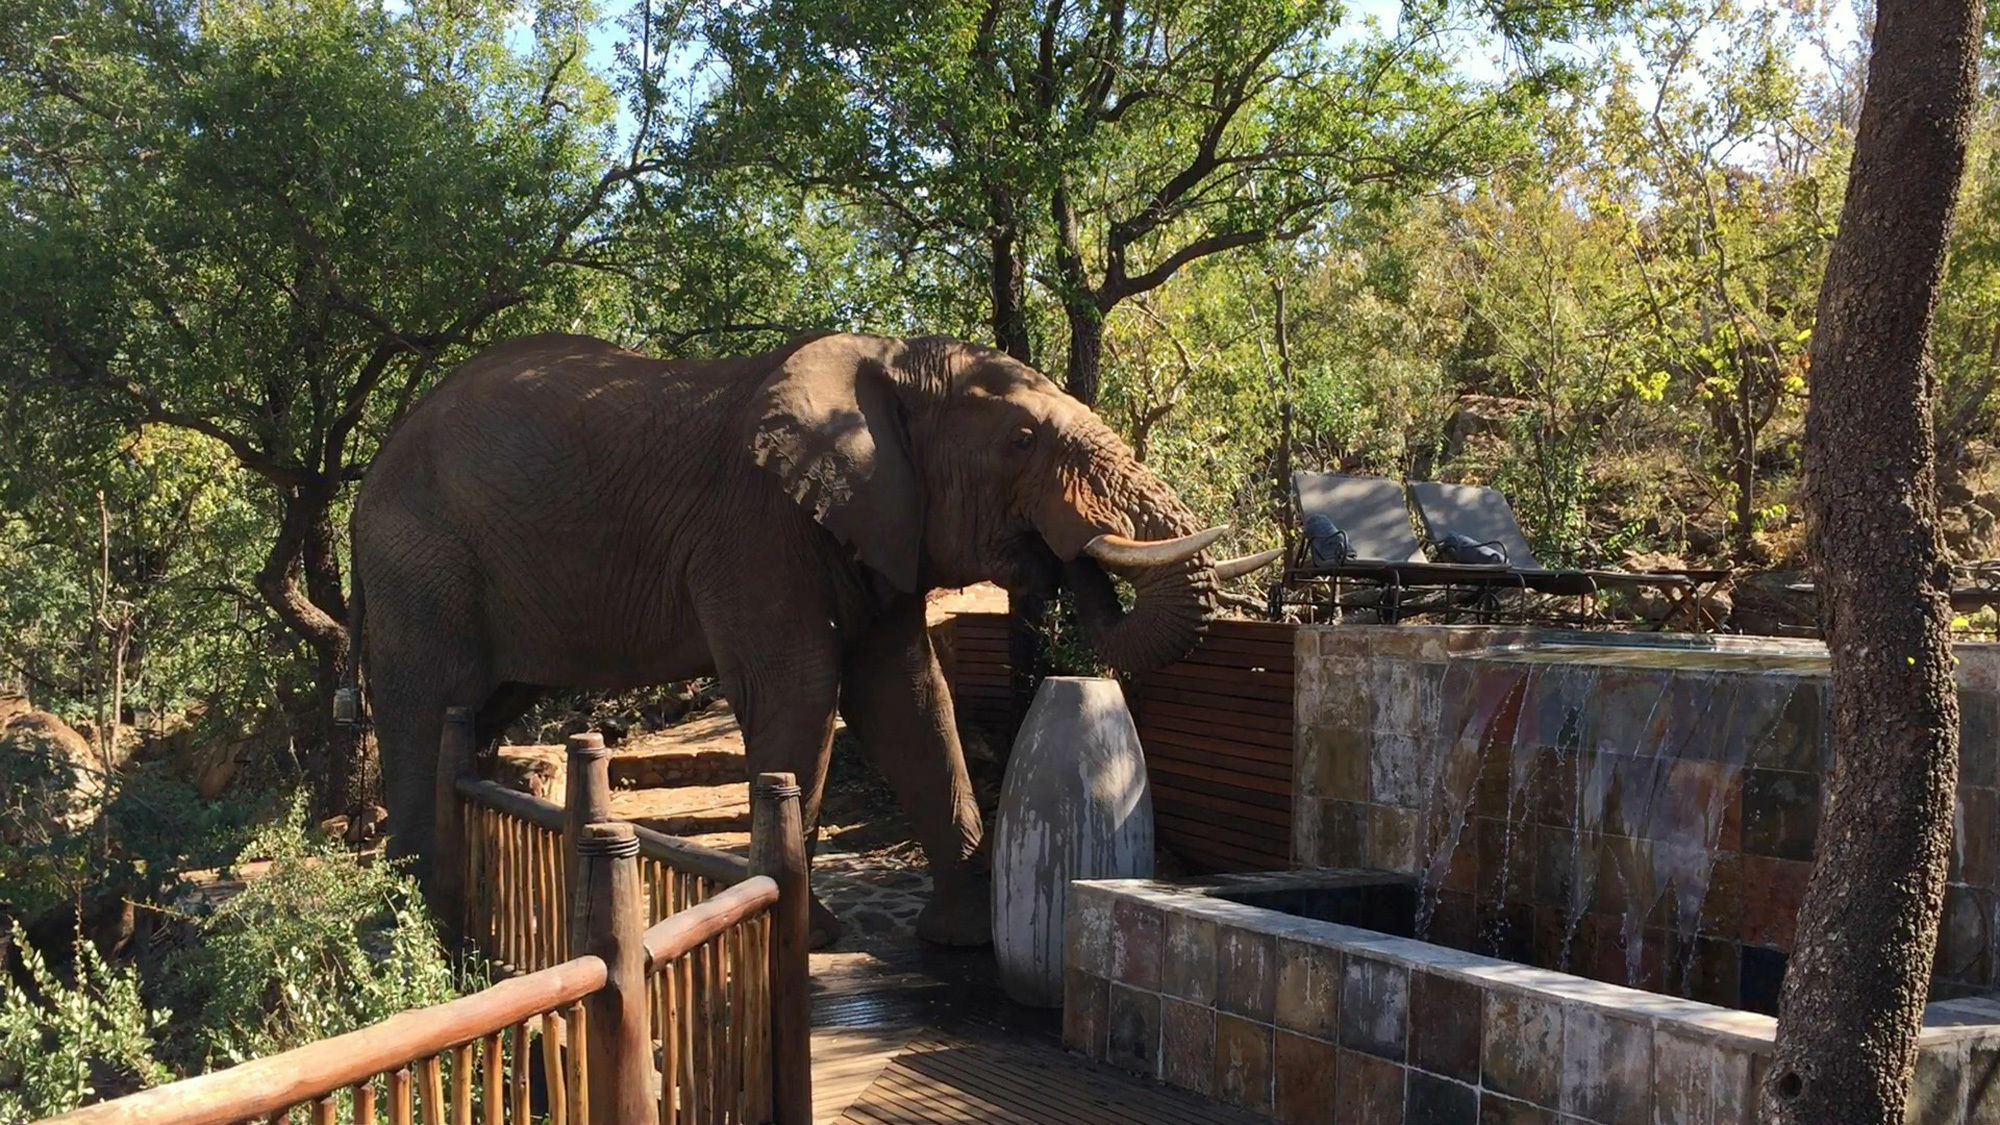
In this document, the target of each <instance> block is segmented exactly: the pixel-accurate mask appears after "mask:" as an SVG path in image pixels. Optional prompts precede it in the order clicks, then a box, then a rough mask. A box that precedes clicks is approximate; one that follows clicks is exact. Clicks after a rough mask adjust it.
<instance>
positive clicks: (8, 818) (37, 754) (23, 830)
mask: <svg viewBox="0 0 2000 1125" xmlns="http://www.w3.org/2000/svg"><path fill="white" fill-rule="evenodd" d="M0 763H4V771H5V777H6V782H7V784H6V790H5V795H4V800H5V803H6V806H7V807H6V808H5V809H4V810H0V842H4V843H6V844H8V845H12V846H15V847H20V846H22V845H26V844H32V843H43V842H47V841H48V840H51V839H54V838H55V837H57V836H61V835H65V834H67V833H70V832H76V831H80V830H82V829H84V828H87V827H89V826H90V824H91V823H92V822H93V821H95V820H96V819H97V814H98V811H99V810H100V809H101V808H102V806H103V801H104V768H103V765H102V763H100V762H99V761H98V760H97V753H96V751H95V750H94V749H92V747H91V745H90V743H89V742H87V741H85V739H84V737H83V736H82V735H80V734H78V733H77V732H76V730H75V729H74V728H72V727H71V726H70V725H69V724H68V723H66V722H64V721H63V720H62V719H61V718H60V717H58V716H56V715H52V714H50V713H49V712H47V711H35V710H18V711H15V712H14V713H13V715H12V716H11V717H9V718H8V719H7V720H6V722H5V724H4V725H0Z"/></svg>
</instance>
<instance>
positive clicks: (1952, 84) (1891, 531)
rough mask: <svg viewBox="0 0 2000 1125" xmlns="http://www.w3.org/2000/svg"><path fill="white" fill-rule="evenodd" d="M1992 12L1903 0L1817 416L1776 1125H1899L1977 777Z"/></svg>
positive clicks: (1825, 338)
mask: <svg viewBox="0 0 2000 1125" xmlns="http://www.w3.org/2000/svg"><path fill="white" fill-rule="evenodd" d="M1980 15H1981V12H1980V9H1979V7H1978V6H1977V5H1976V4H1974V3H1971V2H1970V0H1884V2H1883V3H1882V4H1881V5H1880V7H1879V8H1878V9H1877V15H1876V25H1875V36H1874V49H1873V51H1872V52H1871V54H1870V57H1869V63H1868V88H1867V94H1866V98H1865V101H1864V103H1863V108H1862V113H1861V121H1860V125H1859V128H1858V129H1857V131H1856V135H1855V149H1854V162H1853V166H1852V169H1851V171H1850V175H1849V180H1848V187H1847V199H1846V202H1845V203H1844V205H1843V206H1842V209H1841V217H1840V233H1839V235H1838V237H1836V238H1835V240H1834V243H1833V247H1832V251H1831V253H1830V254H1829V256H1828V259H1827V268H1826V279H1825V282H1824V284H1823V286H1822V288H1821V290H1820V299H1819V312H1818V321H1817V327H1816V328H1815V330H1814V333H1813V339H1812V351H1811V360H1812V365H1811V376H1810V380H1811V381H1810V386H1811V398H1810V401H1809V403H1808V406H1807V411H1806V438H1805V470H1806V478H1805V489H1804V500H1805V508H1806V518H1807V531H1808V536H1809V539H1808V546H1809V549H1810V551H1811V555H1812V558H1813V560H1814V570H1815V575H1816V578H1817V581H1818V586H1819V590H1820V600H1821V609H1820V612H1821V620H1822V622H1823V623H1824V628H1825V633H1826V641H1827V649H1828V652H1829V655H1830V656H1831V660H1832V678H1833V748H1834V755H1835V759H1834V770H1833V777H1832V781H1831V783H1830V786H1829V788H1828V792H1827V796H1826V803H1825V811H1824V814H1823V818H1822V821H1821V825H1820V832H1819V842H1818V849H1817V852H1818V862H1817V863H1816V865H1815V866H1814V868H1813V874H1812V879H1811V882H1810V884H1809V886H1808V889H1807V892H1806V898H1805V903H1804V905H1803V907H1802V909H1801V910H1800V913H1799V926H1798V940H1797V947H1796V949H1795V951H1794V953H1793V954H1792V959H1791V964H1790V968H1789V971H1788V972H1787V974H1786V978H1785V983H1784V990H1783V993H1782V995H1781V999H1780V1008H1779V1011H1780V1014H1779V1019H1778V1043H1777V1057H1776V1059H1775V1060H1774V1062H1773V1064H1772V1065H1771V1066H1770V1068H1769V1070H1768V1072H1767V1077H1766V1080H1765V1084H1764V1088H1763V1090H1762V1091H1761V1109H1762V1117H1763V1119H1764V1120H1765V1121H1768V1122H1775V1123H1779V1125H1850V1123H1851V1125H1863V1123H1866V1125H1895V1123H1899V1122H1901V1121H1902V1120H1903V1107H1904V1102H1905V1099H1906V1097H1907V1092H1908V1088H1909V1086H1910V1078H1911V1074H1912V1072H1913V1069H1914V1065H1915V1061H1916V1047H1917V1034H1918V1032H1919V1030H1920V1025H1921V1021H1922V1016H1923V1005H1924V998H1925V994H1926V992H1927V989H1928V984H1929V978H1930V971H1931V962H1932V959H1933V956H1934V954H1935V952H1936V945H1937V933H1938V922H1939V915H1940V913H1941V911H1942V906H1943V895H1944V883H1945V873H1946V867H1947V863H1948V860H1949V858H1950V851H1951V830H1952V829H1951V825H1952V800H1953V794H1954V790H1955V788H1956V785H1957V775H1958V699H1957V693H1956V691H1955V689H1954V686H1953V683H1952V669H1951V645H1950V636H1949V633H1948V631H1947V630H1948V626H1949V621H1950V617H1949V615H1950V606H1949V601H1948V598H1947V587H1948V579H1949V575H1948V572H1947V571H1946V569H1945V565H1944V556H1943V548H1942V544H1941V543H1940V540H1939V534H1938V527H1937V498H1936V487H1935V486H1936V450H1935V448H1934V445H1933V435H1932V432H1931V399H1932V396H1933V394H1934V392H1935V372H1934V370H1933V369H1932V366H1931V363H1930V360H1929V353H1928V339H1929V334H1930V325H1931V317H1932V311H1933V309H1934V307H1935V304H1936V300H1937V290H1938V283H1939V278H1940V275H1941V273H1942V267H1943V258H1944V248H1945V235H1946V231H1947V228H1948V227H1949V224H1950V221H1951V211H1952V204H1953V199H1954V196H1955V195H1956V192H1957V186H1958V182H1959V175H1960V173H1961V171H1962V170H1963V168H1964V164H1965V144H1966V136H1967V133H1968V131H1969V125H1970V119H1971V111H1972V100H1973V91H1974V79H1975V77H1976V73H1977V64H1976V58H1977V56H1976V51H1977V49H1978V46H1979V24H1980Z"/></svg>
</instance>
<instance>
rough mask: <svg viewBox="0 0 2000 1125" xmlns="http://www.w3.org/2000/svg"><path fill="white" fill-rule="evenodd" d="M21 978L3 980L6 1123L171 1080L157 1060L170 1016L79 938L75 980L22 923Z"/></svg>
mask: <svg viewBox="0 0 2000 1125" xmlns="http://www.w3.org/2000/svg"><path fill="white" fill-rule="evenodd" d="M11 939H12V946H13V949H14V950H15V951H17V952H18V954H19V956H20V959H21V966H22V973H21V975H20V977H14V976H13V975H12V974H8V975H5V976H0V1121H29V1120H33V1119H36V1118H41V1117H48V1116H53V1115H55V1114H58V1113H66V1112H68V1111H69V1110H72V1109H75V1108H77V1107H78V1106H80V1105H83V1104H84V1103H85V1102H86V1101H92V1100H99V1099H101V1098H103V1097H105V1096H108V1095H111V1094H115V1093H126V1092H130V1091H131V1090H134V1089H141V1088H144V1087H146V1086H150V1085H154V1084H156V1083H159V1082H163V1081H165V1080H166V1079H167V1078H168V1077H170V1075H169V1073H168V1071H167V1068H166V1067H165V1066H163V1065H161V1064H160V1063H159V1062H158V1061H157V1060H156V1059H155V1057H154V1053H155V1052H156V1050H157V1049H158V1041H159V1038H160V1035H161V1032H162V1031H163V1030H164V1029H165V1026H166V1023H167V1020H168V1018H169V1016H170V1015H171V1013H170V1012H167V1011H165V1010H160V1009H149V1008H148V1007H147V1006H146V1004H145V1001H144V1000H143V999H142V998H141V996H140V982H139V978H138V974H137V973H135V972H134V971H133V970H132V969H131V968H130V967H129V966H119V965H113V964H111V963H109V962H107V961H106V960H105V959H104V956H103V955H102V954H101V953H99V952H98V950H97V947H96V946H95V945H93V944H91V943H90V942H88V941H85V940H82V939H81V938H79V939H78V940H77V942H76V946H75V964H76V970H75V980H74V981H73V982H71V981H65V980H63V979H61V978H60V977H58V976H57V975H56V974H55V973H54V972H53V971H51V970H50V968H49V965H48V962H47V961H46V960H45V959H44V958H43V957H42V955H41V953H40V952H39V951H38V950H36V949H35V948H34V946H32V945H30V944H29V943H28V940H27V934H26V933H25V932H24V931H23V930H22V929H21V926H20V924H19V923H15V924H14V926H13V929H12V932H11Z"/></svg>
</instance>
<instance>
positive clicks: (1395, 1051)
mask: <svg viewBox="0 0 2000 1125" xmlns="http://www.w3.org/2000/svg"><path fill="white" fill-rule="evenodd" d="M1345 961H1346V963H1345V965H1344V966H1343V968H1342V973H1341V987H1340V1045H1341V1046H1343V1047H1346V1048H1348V1049H1350V1050H1356V1051H1364V1052H1366V1053H1368V1054H1371V1055H1375V1056H1377V1057H1380V1058H1385V1059H1389V1060H1391V1061H1393V1062H1398V1063H1400V1062H1402V1061H1404V1059H1405V1058H1406V1057H1407V1053H1408V1049H1409V1026H1410V970H1409V969H1407V968H1405V967H1404V966H1402V965H1393V964H1390V963H1389V962H1387V961H1377V960H1373V959H1371V958H1369V957H1366V956H1364V955H1362V954H1359V953H1354V952H1349V953H1348V954H1347V956H1346V958H1345Z"/></svg>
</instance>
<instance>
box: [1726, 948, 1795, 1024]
mask: <svg viewBox="0 0 2000 1125" xmlns="http://www.w3.org/2000/svg"><path fill="white" fill-rule="evenodd" d="M1789 960H1790V958H1788V957H1787V956H1786V955H1785V954H1784V953H1783V952H1782V951H1780V950H1776V949H1766V948H1764V947H1763V946H1761V945H1746V946H1744V947H1743V976H1742V983H1741V984H1740V985H1739V986H1738V993H1737V1000H1738V1003H1737V1007H1739V1008H1742V1009H1743V1010H1744V1011H1746V1012H1761V1013H1762V1014H1764V1015H1767V1016H1775V1015H1777V1014H1778V992H1779V990H1780V989H1782V988H1783V987H1784V984H1785V964H1786V962H1788V961H1789Z"/></svg>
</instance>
